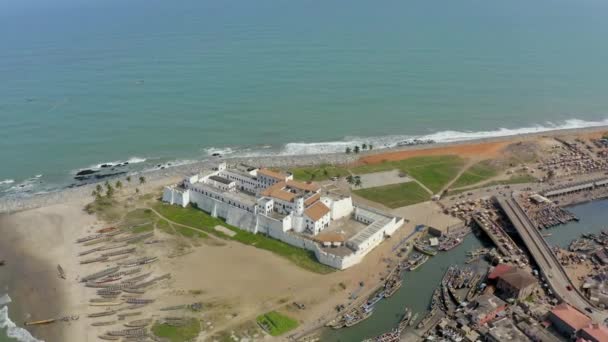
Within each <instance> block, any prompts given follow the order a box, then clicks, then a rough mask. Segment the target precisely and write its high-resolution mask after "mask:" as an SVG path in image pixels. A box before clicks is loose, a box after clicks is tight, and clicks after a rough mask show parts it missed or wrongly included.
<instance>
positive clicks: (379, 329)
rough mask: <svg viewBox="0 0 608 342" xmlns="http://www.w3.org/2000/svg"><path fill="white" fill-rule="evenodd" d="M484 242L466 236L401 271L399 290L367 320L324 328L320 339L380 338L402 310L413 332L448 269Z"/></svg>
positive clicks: (479, 264)
mask: <svg viewBox="0 0 608 342" xmlns="http://www.w3.org/2000/svg"><path fill="white" fill-rule="evenodd" d="M482 239H483V238H482ZM488 243H489V242H487V241H482V240H480V239H478V238H477V237H475V236H474V235H473V234H469V235H467V236H466V237H465V238H464V239H463V242H462V244H460V245H459V246H457V247H455V248H453V249H452V250H450V251H448V252H439V253H437V255H435V256H433V257H430V258H429V260H428V261H427V262H426V263H424V265H422V266H420V267H419V268H417V269H416V270H415V271H413V272H404V273H403V284H402V286H401V288H400V289H399V290H398V291H397V292H396V293H395V294H394V295H393V296H391V297H390V298H386V299H384V300H381V301H379V302H378V303H377V304H376V305H375V306H374V313H373V315H371V317H369V318H367V319H366V320H364V321H362V322H361V323H359V324H357V325H356V326H353V327H352V328H344V329H340V330H333V329H327V330H326V331H325V332H324V333H323V335H322V338H321V340H322V341H330V342H338V341H360V340H364V339H370V338H374V337H376V336H380V335H382V334H384V333H387V332H390V331H392V330H393V329H395V328H396V327H397V326H398V325H399V322H400V320H401V319H402V317H403V315H404V313H405V311H404V310H405V307H407V308H408V309H409V310H411V312H412V315H413V316H412V321H414V324H413V325H414V326H409V323H408V328H407V330H410V329H411V330H415V324H417V323H418V322H419V321H421V320H422V319H423V318H424V316H425V315H426V313H427V311H428V309H429V306H430V303H431V300H432V298H433V293H434V291H435V288H436V287H437V286H439V284H440V283H441V280H442V278H443V277H444V275H445V272H446V271H447V270H448V268H449V267H450V266H451V265H461V266H465V261H466V260H467V258H468V257H467V251H469V250H474V249H478V248H482V247H488V246H491V245H489V244H488ZM412 253H416V252H415V251H414V252H412ZM486 265H487V264H486V262H485V260H483V259H480V260H479V261H478V262H476V263H472V264H469V265H466V266H467V267H470V268H473V269H477V268H480V269H485V266H486ZM429 284H433V285H432V286H431V285H429ZM414 316H417V320H416V319H414Z"/></svg>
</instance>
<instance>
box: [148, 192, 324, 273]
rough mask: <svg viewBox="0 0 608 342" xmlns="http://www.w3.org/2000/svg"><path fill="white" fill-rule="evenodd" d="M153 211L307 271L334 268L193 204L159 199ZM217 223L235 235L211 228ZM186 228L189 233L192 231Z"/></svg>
mask: <svg viewBox="0 0 608 342" xmlns="http://www.w3.org/2000/svg"><path fill="white" fill-rule="evenodd" d="M154 210H156V211H158V212H159V213H160V214H161V215H162V216H164V217H166V218H167V219H169V220H170V221H173V222H177V223H181V224H183V225H186V226H190V227H194V228H196V229H200V230H201V231H202V232H204V233H208V234H213V235H215V236H217V237H220V238H223V239H226V240H235V241H238V242H240V243H243V244H246V245H250V246H254V247H256V248H261V249H265V250H267V251H270V252H272V253H275V254H277V255H280V256H282V257H285V258H287V259H289V260H290V261H292V262H293V263H294V264H296V265H298V266H300V267H302V268H304V269H307V270H309V271H312V272H315V273H321V274H326V273H330V272H333V271H335V270H334V269H333V268H331V267H329V266H326V265H323V264H321V263H319V262H318V261H317V258H316V257H315V255H314V253H312V252H310V251H307V250H305V249H302V248H298V247H294V246H291V245H288V244H286V243H284V242H281V241H279V240H275V239H272V238H269V237H266V236H263V235H261V234H252V233H249V232H246V231H244V230H241V229H238V228H236V227H233V226H230V225H229V224H227V223H226V222H224V221H223V220H221V219H218V218H215V217H212V216H210V215H209V214H207V213H205V212H204V211H202V210H199V209H196V208H193V207H187V208H182V207H178V206H174V205H169V204H165V203H161V202H158V203H156V204H155V205H154ZM217 225H221V226H224V227H226V228H228V229H230V230H232V231H233V232H235V233H236V234H235V235H234V236H233V237H230V236H228V235H226V234H224V233H222V232H220V231H217V230H215V229H214V227H215V226H217ZM176 228H177V227H176ZM189 231H190V232H192V230H189ZM180 233H181V234H182V235H184V234H185V229H184V231H183V232H182V231H181V230H180ZM192 233H193V232H192Z"/></svg>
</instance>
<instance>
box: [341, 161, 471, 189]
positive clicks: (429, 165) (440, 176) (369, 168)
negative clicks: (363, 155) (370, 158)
mask: <svg viewBox="0 0 608 342" xmlns="http://www.w3.org/2000/svg"><path fill="white" fill-rule="evenodd" d="M464 164H465V160H464V159H462V158H460V157H458V156H451V155H446V156H424V157H413V158H409V159H405V160H400V161H394V162H388V161H387V162H384V163H379V164H371V165H362V166H358V167H355V168H353V169H351V171H352V172H353V173H355V174H365V173H372V172H379V171H389V170H393V169H399V170H401V171H403V172H405V173H407V174H408V176H410V177H413V178H415V179H416V180H418V181H419V182H420V183H422V184H424V185H425V186H426V187H427V188H429V189H430V190H431V191H433V192H434V193H437V192H439V191H440V190H441V189H442V188H443V187H444V186H445V185H446V184H448V183H449V182H450V181H451V180H452V179H454V177H456V175H457V174H458V172H459V171H460V169H462V167H463V166H464Z"/></svg>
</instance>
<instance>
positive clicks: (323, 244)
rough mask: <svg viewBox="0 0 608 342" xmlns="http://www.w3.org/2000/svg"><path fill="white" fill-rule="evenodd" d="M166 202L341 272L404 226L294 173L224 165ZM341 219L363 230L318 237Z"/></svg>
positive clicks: (167, 193) (168, 192)
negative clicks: (200, 212) (289, 248)
mask: <svg viewBox="0 0 608 342" xmlns="http://www.w3.org/2000/svg"><path fill="white" fill-rule="evenodd" d="M163 201H164V202H167V203H170V204H175V205H179V206H182V207H186V206H187V205H189V204H192V205H196V207H198V208H199V209H201V210H203V211H205V212H207V213H209V214H210V215H211V216H213V217H219V218H222V219H224V220H225V221H226V222H227V223H228V224H230V225H233V226H236V227H238V228H240V229H243V230H246V231H248V232H251V233H254V234H257V233H262V234H265V235H267V236H269V237H272V238H275V239H277V240H281V241H283V242H285V243H288V244H290V245H293V246H297V247H300V248H305V249H307V250H310V251H312V252H314V253H315V255H316V257H317V259H318V260H319V261H320V262H321V263H324V264H326V265H329V266H332V267H335V268H339V269H344V268H347V267H350V266H352V265H354V264H356V263H358V262H360V261H361V260H362V258H363V257H364V256H365V255H366V254H367V253H368V252H369V251H371V250H372V249H373V248H375V247H376V246H378V245H379V244H380V243H381V242H382V241H383V240H384V239H385V238H386V237H387V236H390V235H392V234H393V233H394V232H395V230H396V229H397V228H399V227H400V226H401V225H402V224H403V222H404V220H403V218H400V217H395V216H392V215H388V214H386V213H384V212H380V211H378V210H375V209H371V208H366V207H363V206H360V205H355V204H354V203H353V201H352V198H351V197H350V196H339V195H333V194H327V193H323V192H322V189H321V187H320V186H319V185H317V184H315V183H312V182H299V181H296V180H294V179H293V175H291V174H286V173H281V172H278V171H274V170H270V169H264V168H262V169H257V168H254V167H249V166H246V165H236V166H233V167H228V166H227V165H226V164H225V163H222V164H219V165H218V166H217V167H215V168H213V169H211V170H206V171H203V172H201V173H198V174H196V175H193V176H190V177H187V178H186V179H184V180H183V181H182V182H181V183H180V184H177V185H174V186H168V187H165V189H164V191H163ZM342 219H346V220H352V222H353V225H363V226H364V227H363V228H361V229H360V230H359V231H357V232H356V234H353V236H350V237H345V236H340V237H337V235H336V234H335V233H332V232H330V233H329V234H327V235H326V236H325V237H322V238H316V236H318V235H319V234H322V233H324V232H325V231H327V230H328V228H330V226H331V225H332V223H333V222H336V221H338V220H341V221H344V220H342ZM330 231H331V229H330ZM328 247H331V248H336V249H331V248H329V249H328ZM338 249H339V251H338Z"/></svg>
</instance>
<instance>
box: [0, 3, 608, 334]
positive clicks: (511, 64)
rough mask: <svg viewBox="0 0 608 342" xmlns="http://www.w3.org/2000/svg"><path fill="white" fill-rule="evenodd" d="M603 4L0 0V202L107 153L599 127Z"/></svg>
mask: <svg viewBox="0 0 608 342" xmlns="http://www.w3.org/2000/svg"><path fill="white" fill-rule="evenodd" d="M607 10H608V2H606V1H603V0H583V1H576V2H574V1H566V0H552V1H549V0H540V1H536V2H529V1H523V0H514V1H507V2H491V1H483V0H461V1H433V0H430V1H429V0H405V1H404V0H387V1H383V2H381V3H377V2H372V1H363V0H352V1H349V2H344V1H336V0H325V1H320V0H303V1H277V0H258V1H245V0H226V1H210V0H181V1H178V2H175V1H167V0H129V1H124V0H104V1H85V0H56V1H52V2H49V1H46V0H19V1H17V0H6V1H2V2H0V132H1V133H0V165H2V167H0V196H30V195H33V194H36V193H39V192H45V191H53V190H56V189H59V188H61V187H65V186H67V185H70V184H73V183H74V178H73V177H74V176H75V174H76V173H77V172H78V171H79V170H82V169H87V168H99V167H100V166H101V165H102V164H104V163H114V164H116V163H124V162H127V161H128V162H129V167H131V168H134V169H138V170H145V169H154V168H159V167H163V166H168V165H169V163H171V165H175V164H179V163H188V162H191V161H193V160H200V159H202V158H208V157H209V156H210V155H211V154H213V153H221V154H222V155H230V156H238V155H266V154H287V155H288V154H300V153H319V152H336V151H342V150H343V149H344V148H345V146H347V145H353V144H355V143H362V142H366V143H372V144H373V145H374V146H375V147H376V148H382V147H390V146H394V145H395V144H397V143H398V142H399V141H403V140H405V139H409V138H414V137H426V138H431V139H435V140H437V141H457V140H464V139H472V138H479V137H492V136H500V135H512V134H520V133H526V132H535V131H542V130H551V129H557V128H575V127H587V126H597V125H602V124H607V123H608V121H607V119H608V96H606V90H607V89H608V68H606V67H605V61H606V60H608V44H605V37H606V36H608V21H606V20H605V16H604V13H606V11H607ZM0 285H1V284H0ZM0 331H2V329H0ZM1 339H2V338H1V337H0V340H1ZM3 342H4V341H3Z"/></svg>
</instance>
